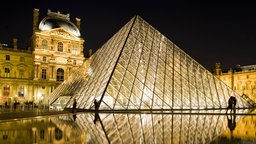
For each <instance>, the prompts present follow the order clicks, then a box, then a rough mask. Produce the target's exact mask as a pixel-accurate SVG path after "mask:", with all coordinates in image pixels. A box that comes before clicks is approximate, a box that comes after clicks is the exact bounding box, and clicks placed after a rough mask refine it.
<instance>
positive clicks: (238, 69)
mask: <svg viewBox="0 0 256 144" xmlns="http://www.w3.org/2000/svg"><path fill="white" fill-rule="evenodd" d="M213 74H214V75H215V76H216V77H218V78H220V79H221V80H222V81H224V82H225V83H226V84H227V85H228V86H230V87H231V88H232V89H233V90H235V91H236V92H237V93H239V94H240V95H241V96H245V97H248V98H250V99H251V100H253V101H254V102H256V65H246V66H240V65H239V64H238V65H236V66H235V67H234V68H230V69H222V68H221V64H220V63H216V65H215V69H214V71H213Z"/></svg>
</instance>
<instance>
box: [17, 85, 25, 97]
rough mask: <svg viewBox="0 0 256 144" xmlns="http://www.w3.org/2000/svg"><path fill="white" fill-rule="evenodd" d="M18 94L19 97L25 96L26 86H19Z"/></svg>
mask: <svg viewBox="0 0 256 144" xmlns="http://www.w3.org/2000/svg"><path fill="white" fill-rule="evenodd" d="M18 96H19V97H24V86H20V87H19V90H18Z"/></svg>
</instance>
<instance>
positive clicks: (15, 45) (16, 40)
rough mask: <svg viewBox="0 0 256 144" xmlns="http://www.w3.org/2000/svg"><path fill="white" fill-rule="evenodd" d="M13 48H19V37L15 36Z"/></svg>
mask: <svg viewBox="0 0 256 144" xmlns="http://www.w3.org/2000/svg"><path fill="white" fill-rule="evenodd" d="M12 41H13V48H14V49H15V50H17V48H18V45H17V42H18V39H17V38H13V40H12Z"/></svg>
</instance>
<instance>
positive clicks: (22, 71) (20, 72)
mask: <svg viewBox="0 0 256 144" xmlns="http://www.w3.org/2000/svg"><path fill="white" fill-rule="evenodd" d="M19 78H24V69H20V70H19Z"/></svg>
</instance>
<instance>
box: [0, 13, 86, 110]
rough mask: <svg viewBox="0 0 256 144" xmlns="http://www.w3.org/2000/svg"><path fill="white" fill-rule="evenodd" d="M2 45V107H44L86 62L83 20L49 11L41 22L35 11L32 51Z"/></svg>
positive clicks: (0, 57)
mask: <svg viewBox="0 0 256 144" xmlns="http://www.w3.org/2000/svg"><path fill="white" fill-rule="evenodd" d="M17 43H18V39H17V38H14V39H13V46H12V47H10V46H8V45H6V44H3V43H0V98H1V99H0V105H1V104H3V103H5V102H7V104H12V103H13V102H16V101H17V102H34V103H36V104H38V103H40V102H41V101H42V100H45V99H47V96H48V95H49V93H51V92H52V91H53V90H54V89H55V88H56V87H57V86H58V85H59V84H61V83H62V82H63V81H64V80H65V79H67V78H68V76H69V75H70V74H71V73H72V72H73V71H74V70H75V69H77V68H78V67H79V66H81V65H82V63H83V62H84V61H85V60H86V58H85V57H84V52H83V50H84V47H83V45H84V39H83V38H82V37H81V35H80V19H79V18H75V22H74V23H73V22H71V20H70V15H69V14H61V13H60V12H52V11H51V10H48V12H47V15H46V17H44V18H43V19H42V20H41V21H39V9H34V10H33V34H32V36H31V39H30V41H29V46H28V48H19V47H18V44H17Z"/></svg>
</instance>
